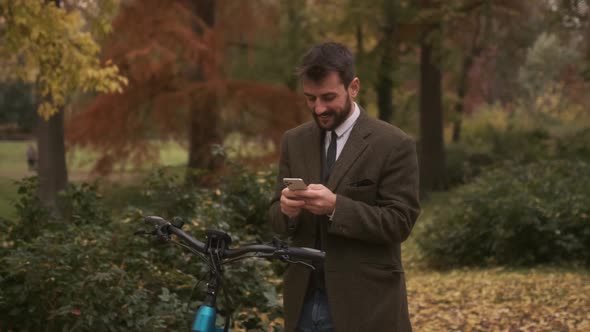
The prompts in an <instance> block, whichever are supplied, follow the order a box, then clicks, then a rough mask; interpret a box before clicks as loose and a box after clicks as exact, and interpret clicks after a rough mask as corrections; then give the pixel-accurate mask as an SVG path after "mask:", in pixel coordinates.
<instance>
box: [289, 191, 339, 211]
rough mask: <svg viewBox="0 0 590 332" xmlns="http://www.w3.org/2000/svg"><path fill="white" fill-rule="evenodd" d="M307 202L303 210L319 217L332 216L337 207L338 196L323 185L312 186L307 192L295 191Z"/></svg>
mask: <svg viewBox="0 0 590 332" xmlns="http://www.w3.org/2000/svg"><path fill="white" fill-rule="evenodd" d="M295 193H296V195H297V196H298V197H300V198H302V199H303V200H304V201H305V205H304V206H303V208H304V209H305V210H308V211H309V212H311V213H313V214H317V215H331V214H332V212H334V208H335V207H336V194H334V193H333V192H332V191H331V190H330V189H328V188H326V187H325V186H324V185H321V184H310V185H308V186H307V189H306V190H297V191H295Z"/></svg>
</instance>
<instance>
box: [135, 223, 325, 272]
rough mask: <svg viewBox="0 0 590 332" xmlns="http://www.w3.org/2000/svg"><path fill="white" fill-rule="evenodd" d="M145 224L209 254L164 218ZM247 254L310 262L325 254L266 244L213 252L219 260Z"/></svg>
mask: <svg viewBox="0 0 590 332" xmlns="http://www.w3.org/2000/svg"><path fill="white" fill-rule="evenodd" d="M144 221H145V222H146V223H151V224H153V225H154V226H156V227H157V228H158V229H164V228H165V229H166V230H165V231H166V232H168V233H173V234H175V235H176V236H178V237H179V238H181V239H182V240H183V241H184V242H185V243H186V244H188V245H189V246H190V247H191V248H193V249H195V250H196V251H198V252H200V253H202V254H207V253H209V252H211V250H215V249H210V248H207V245H206V244H205V243H203V242H201V241H199V240H196V239H195V238H193V237H192V236H190V235H188V234H187V233H185V232H184V231H183V230H182V229H180V228H178V227H176V226H175V225H173V224H171V223H170V222H168V221H166V220H164V218H161V217H157V216H148V217H145V218H144ZM158 235H160V236H165V235H167V234H158ZM249 253H263V254H270V255H272V256H276V257H285V256H287V257H290V258H299V259H308V260H312V261H323V260H324V258H325V252H323V251H320V250H317V249H313V248H305V247H288V246H286V245H281V246H278V245H274V246H273V245H267V244H252V245H246V246H243V247H239V248H232V249H229V248H227V249H225V250H222V251H217V250H216V252H215V254H216V255H219V257H220V258H222V259H223V258H237V257H240V256H244V255H246V254H249Z"/></svg>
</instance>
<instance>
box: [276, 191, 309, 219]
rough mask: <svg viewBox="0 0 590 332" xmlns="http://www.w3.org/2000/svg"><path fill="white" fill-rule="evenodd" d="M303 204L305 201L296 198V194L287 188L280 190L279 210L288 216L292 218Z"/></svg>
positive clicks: (299, 211) (297, 213)
mask: <svg viewBox="0 0 590 332" xmlns="http://www.w3.org/2000/svg"><path fill="white" fill-rule="evenodd" d="M304 205H305V201H303V200H302V199H301V198H298V197H297V195H296V194H295V193H294V192H293V191H292V190H290V189H289V188H285V189H283V191H282V192H281V212H283V214H285V215H287V216H288V217H289V218H293V217H296V216H298V215H299V213H301V208H302V207H303V206H304Z"/></svg>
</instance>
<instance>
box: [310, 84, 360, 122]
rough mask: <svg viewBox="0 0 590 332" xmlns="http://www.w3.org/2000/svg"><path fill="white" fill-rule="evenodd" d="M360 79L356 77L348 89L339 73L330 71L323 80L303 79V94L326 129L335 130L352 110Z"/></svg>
mask: <svg viewBox="0 0 590 332" xmlns="http://www.w3.org/2000/svg"><path fill="white" fill-rule="evenodd" d="M358 86H359V81H358V78H355V79H354V80H353V81H352V82H351V84H350V85H349V87H348V89H347V88H345V87H344V84H343V83H342V81H341V80H340V77H338V73H336V72H331V73H329V74H328V75H327V76H326V77H325V78H324V79H323V80H322V81H321V82H319V83H318V82H314V81H311V80H306V79H304V80H303V94H304V95H305V97H306V100H307V107H309V109H310V110H311V114H312V116H313V118H314V120H315V122H316V123H317V124H318V126H319V127H320V128H322V129H324V130H334V129H336V128H337V127H338V126H339V125H341V124H342V123H343V122H344V121H345V120H346V119H347V118H348V116H349V115H350V113H351V111H352V98H353V97H356V94H357V92H358Z"/></svg>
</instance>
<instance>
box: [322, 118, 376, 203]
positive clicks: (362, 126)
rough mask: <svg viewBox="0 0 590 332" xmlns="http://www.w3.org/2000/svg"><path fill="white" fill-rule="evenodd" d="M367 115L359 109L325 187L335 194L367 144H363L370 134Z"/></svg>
mask: <svg viewBox="0 0 590 332" xmlns="http://www.w3.org/2000/svg"><path fill="white" fill-rule="evenodd" d="M367 119H368V115H367V113H366V112H365V110H363V109H361V114H360V116H359V118H358V119H357V120H356V123H355V124H354V127H353V128H352V131H351V132H350V136H349V137H348V140H347V141H346V145H344V148H343V149H342V152H341V153H340V156H339V157H338V159H337V160H336V163H335V164H334V168H333V169H332V173H331V174H330V178H329V179H328V183H327V185H326V187H328V188H329V189H330V190H331V191H332V192H335V191H336V189H337V188H338V185H339V184H340V181H341V180H342V178H343V177H344V175H346V173H347V172H348V170H349V169H350V168H351V167H352V165H354V163H355V161H356V160H357V159H358V157H360V155H361V154H362V153H363V151H365V149H366V148H367V146H368V144H367V142H365V138H366V137H367V136H369V135H370V134H371V131H370V130H369V128H368V126H367Z"/></svg>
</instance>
